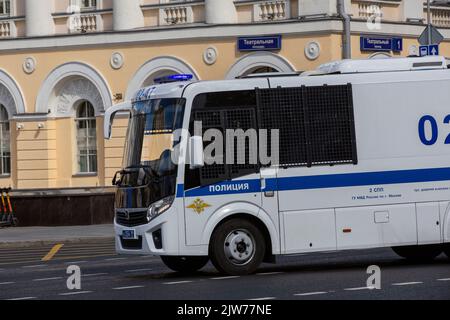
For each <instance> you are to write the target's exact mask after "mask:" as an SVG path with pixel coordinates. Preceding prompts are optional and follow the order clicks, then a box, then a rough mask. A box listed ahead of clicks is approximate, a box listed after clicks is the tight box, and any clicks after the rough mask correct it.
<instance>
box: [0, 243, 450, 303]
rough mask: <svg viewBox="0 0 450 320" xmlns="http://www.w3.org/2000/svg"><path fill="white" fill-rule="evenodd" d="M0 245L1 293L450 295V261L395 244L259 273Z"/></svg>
mask: <svg viewBox="0 0 450 320" xmlns="http://www.w3.org/2000/svg"><path fill="white" fill-rule="evenodd" d="M51 248H52V247H37V248H23V249H0V299H1V300H9V299H18V300H29V299H41V300H49V299H50V300H55V299H56V300H60V299H61V300H68V299H82V300H83V299H86V300H93V299H100V300H104V299H108V300H109V299H133V300H141V299H150V300H153V299H158V300H161V299H171V300H222V299H225V300H252V299H255V300H272V299H280V300H286V299H288V300H294V299H352V300H354V299H421V300H422V299H445V300H449V299H450V261H449V260H448V259H447V258H446V257H445V256H444V255H442V256H440V257H439V258H438V259H437V260H436V261H434V262H431V263H426V264H414V263H410V262H406V261H404V260H402V259H400V258H398V257H397V256H396V255H395V254H394V253H393V252H391V250H390V249H377V250H365V251H348V252H341V253H322V254H310V255H301V256H295V257H283V258H280V259H279V262H278V263H277V264H276V265H271V264H267V265H263V266H262V267H261V268H260V270H259V271H258V273H257V274H255V275H251V276H246V277H223V276H221V275H220V274H218V273H217V271H216V270H215V269H214V268H213V267H212V266H211V265H208V266H206V267H205V268H204V269H203V270H201V271H200V272H198V273H197V274H195V275H191V276H183V275H180V274H177V273H173V272H171V271H170V270H168V269H167V268H166V267H165V266H164V265H163V264H162V262H161V261H160V260H159V258H157V257H140V256H138V257H120V256H116V255H115V253H114V249H113V245H112V244H111V243H109V242H103V243H102V242H100V243H95V244H84V245H83V244H68V245H66V246H64V247H63V248H62V249H61V250H60V251H59V252H58V253H57V254H56V255H55V256H54V257H53V258H52V259H51V260H50V261H41V259H42V258H43V257H44V256H45V255H47V254H48V252H49V251H50V249H51ZM70 265H78V266H79V267H80V268H81V273H82V277H81V290H68V288H67V285H66V282H67V278H68V277H69V275H68V274H67V273H66V271H67V267H68V266H70ZM370 265H378V266H379V267H380V268H381V283H382V286H381V289H380V290H370V289H368V288H367V287H366V280H367V278H368V277H369V275H368V274H367V273H366V270H367V267H368V266H370Z"/></svg>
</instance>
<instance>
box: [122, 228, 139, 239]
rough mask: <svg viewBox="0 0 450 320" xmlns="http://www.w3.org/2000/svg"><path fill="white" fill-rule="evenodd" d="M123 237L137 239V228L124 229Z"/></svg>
mask: <svg viewBox="0 0 450 320" xmlns="http://www.w3.org/2000/svg"><path fill="white" fill-rule="evenodd" d="M122 238H123V239H124V240H134V239H137V237H136V231H135V230H123V231H122Z"/></svg>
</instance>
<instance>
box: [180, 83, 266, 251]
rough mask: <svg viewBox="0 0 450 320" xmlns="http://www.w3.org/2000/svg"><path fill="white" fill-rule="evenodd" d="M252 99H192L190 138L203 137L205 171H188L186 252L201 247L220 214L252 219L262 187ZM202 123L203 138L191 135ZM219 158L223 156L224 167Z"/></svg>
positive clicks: (244, 94)
mask: <svg viewBox="0 0 450 320" xmlns="http://www.w3.org/2000/svg"><path fill="white" fill-rule="evenodd" d="M255 99H256V98H255V91H254V90H247V91H226V92H208V93H202V94H199V95H198V96H196V98H195V99H194V102H193V106H194V107H193V110H192V112H191V122H190V132H191V135H199V134H202V135H203V139H204V150H205V154H204V156H205V166H204V167H202V168H199V169H194V170H191V169H190V168H189V166H186V171H185V183H184V197H185V212H184V213H185V222H186V223H185V225H186V230H185V232H186V245H188V246H194V245H204V244H205V243H202V235H203V231H204V229H205V226H206V225H207V223H208V221H210V219H211V217H212V216H213V215H214V214H215V213H216V212H218V211H219V210H222V209H223V208H228V209H229V208H231V207H232V206H233V208H239V210H243V211H244V212H246V211H249V210H250V211H252V212H253V213H254V214H255V215H256V214H257V213H258V211H259V208H260V206H261V194H260V193H261V181H260V174H259V166H258V157H257V149H255V148H254V147H255V146H257V144H258V141H257V135H255V134H252V132H253V131H252V130H251V129H256V128H257V118H256V101H255ZM200 123H201V132H200V130H199V129H197V130H198V131H199V132H195V131H196V130H195V125H196V124H197V126H198V125H199V124H200ZM220 142H222V143H220ZM214 144H215V147H213V146H214ZM220 145H222V146H221V147H220ZM231 147H232V148H231ZM220 148H222V150H220ZM212 150H215V151H214V152H210V151H212ZM219 151H220V152H219ZM218 153H219V154H222V156H221V157H222V161H219V159H220V156H219V155H218ZM213 158H215V159H213ZM242 160H244V161H242ZM240 213H241V212H240Z"/></svg>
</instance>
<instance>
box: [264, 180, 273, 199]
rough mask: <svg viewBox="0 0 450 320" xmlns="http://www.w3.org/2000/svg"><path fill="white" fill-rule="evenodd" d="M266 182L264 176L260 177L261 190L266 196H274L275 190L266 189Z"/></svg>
mask: <svg viewBox="0 0 450 320" xmlns="http://www.w3.org/2000/svg"><path fill="white" fill-rule="evenodd" d="M266 188H267V183H266V179H265V178H261V191H263V192H264V196H265V197H266V198H273V197H275V191H266Z"/></svg>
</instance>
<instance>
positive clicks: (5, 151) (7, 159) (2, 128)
mask: <svg viewBox="0 0 450 320" xmlns="http://www.w3.org/2000/svg"><path fill="white" fill-rule="evenodd" d="M10 174H11V135H10V131H9V117H8V111H6V108H5V107H4V106H3V105H1V104H0V175H10Z"/></svg>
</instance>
